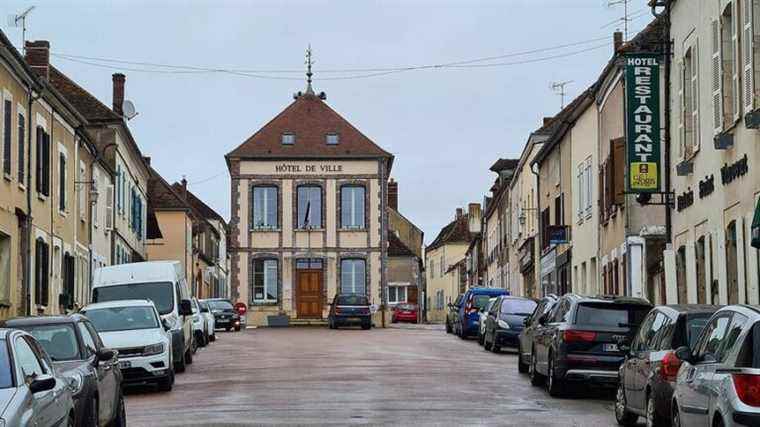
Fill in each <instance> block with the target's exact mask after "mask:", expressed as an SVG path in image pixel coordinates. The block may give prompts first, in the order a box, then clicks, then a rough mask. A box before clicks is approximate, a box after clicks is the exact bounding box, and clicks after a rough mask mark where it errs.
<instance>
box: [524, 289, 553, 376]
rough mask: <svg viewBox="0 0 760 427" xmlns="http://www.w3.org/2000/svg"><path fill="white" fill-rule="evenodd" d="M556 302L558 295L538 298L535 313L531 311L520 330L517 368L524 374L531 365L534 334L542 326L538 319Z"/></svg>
mask: <svg viewBox="0 0 760 427" xmlns="http://www.w3.org/2000/svg"><path fill="white" fill-rule="evenodd" d="M556 303H557V296H556V295H554V294H550V295H547V296H545V297H543V298H541V299H540V300H538V305H536V309H535V310H533V313H531V315H530V316H528V317H526V318H525V321H524V325H525V327H524V328H523V330H522V331H520V335H519V336H518V344H517V352H518V356H517V370H518V371H519V372H520V373H523V374H524V373H526V372H528V366H530V360H531V356H532V354H533V352H532V350H533V336H534V335H535V333H536V330H538V328H539V327H540V326H541V324H540V323H539V322H538V319H540V318H541V316H543V315H544V314H546V313H548V312H549V310H551V309H552V307H554V304H556Z"/></svg>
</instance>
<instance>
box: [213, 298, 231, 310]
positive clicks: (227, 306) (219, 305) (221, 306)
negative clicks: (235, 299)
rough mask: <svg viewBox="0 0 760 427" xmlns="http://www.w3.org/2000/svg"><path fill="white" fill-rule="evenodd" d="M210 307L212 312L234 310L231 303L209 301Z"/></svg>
mask: <svg viewBox="0 0 760 427" xmlns="http://www.w3.org/2000/svg"><path fill="white" fill-rule="evenodd" d="M208 305H209V306H210V307H211V309H212V310H232V304H231V303H230V302H229V301H223V300H217V301H209V302H208Z"/></svg>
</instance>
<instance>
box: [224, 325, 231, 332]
mask: <svg viewBox="0 0 760 427" xmlns="http://www.w3.org/2000/svg"><path fill="white" fill-rule="evenodd" d="M224 330H225V331H227V332H229V331H231V330H232V326H227V327H226V328H224Z"/></svg>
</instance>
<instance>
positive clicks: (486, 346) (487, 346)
mask: <svg viewBox="0 0 760 427" xmlns="http://www.w3.org/2000/svg"><path fill="white" fill-rule="evenodd" d="M492 345H493V344H491V343H489V342H488V337H483V350H485V351H489V350H491V346H492Z"/></svg>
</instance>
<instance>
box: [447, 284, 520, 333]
mask: <svg viewBox="0 0 760 427" xmlns="http://www.w3.org/2000/svg"><path fill="white" fill-rule="evenodd" d="M501 295H509V291H507V290H506V289H498V288H470V289H468V290H467V292H465V293H464V296H463V297H462V300H461V304H460V306H459V312H458V313H457V322H456V323H455V324H454V332H455V333H456V334H457V336H459V338H462V339H465V338H467V337H473V336H477V335H478V319H479V318H480V316H479V315H478V313H479V312H480V309H481V308H483V307H485V306H486V304H488V300H490V299H491V298H493V297H498V296H501Z"/></svg>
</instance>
